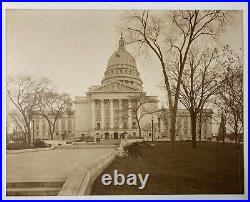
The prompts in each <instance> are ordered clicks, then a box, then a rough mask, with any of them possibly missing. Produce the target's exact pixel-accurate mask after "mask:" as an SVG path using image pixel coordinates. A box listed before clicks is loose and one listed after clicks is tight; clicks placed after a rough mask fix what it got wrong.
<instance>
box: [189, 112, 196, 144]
mask: <svg viewBox="0 0 250 202" xmlns="http://www.w3.org/2000/svg"><path fill="white" fill-rule="evenodd" d="M190 116H191V133H192V146H193V148H196V120H197V114H196V113H194V112H190Z"/></svg>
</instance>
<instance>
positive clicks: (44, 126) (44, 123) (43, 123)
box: [42, 120, 46, 130]
mask: <svg viewBox="0 0 250 202" xmlns="http://www.w3.org/2000/svg"><path fill="white" fill-rule="evenodd" d="M42 125H43V130H46V122H45V120H42Z"/></svg>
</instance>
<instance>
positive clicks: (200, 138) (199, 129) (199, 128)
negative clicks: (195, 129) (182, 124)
mask: <svg viewBox="0 0 250 202" xmlns="http://www.w3.org/2000/svg"><path fill="white" fill-rule="evenodd" d="M199 142H201V126H199Z"/></svg>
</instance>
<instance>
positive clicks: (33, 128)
mask: <svg viewBox="0 0 250 202" xmlns="http://www.w3.org/2000/svg"><path fill="white" fill-rule="evenodd" d="M34 123H35V121H34V120H32V130H33V131H32V135H33V143H34V141H35V126H34Z"/></svg>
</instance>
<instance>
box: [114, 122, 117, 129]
mask: <svg viewBox="0 0 250 202" xmlns="http://www.w3.org/2000/svg"><path fill="white" fill-rule="evenodd" d="M114 126H115V129H118V122H117V121H116V122H115V124H114Z"/></svg>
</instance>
